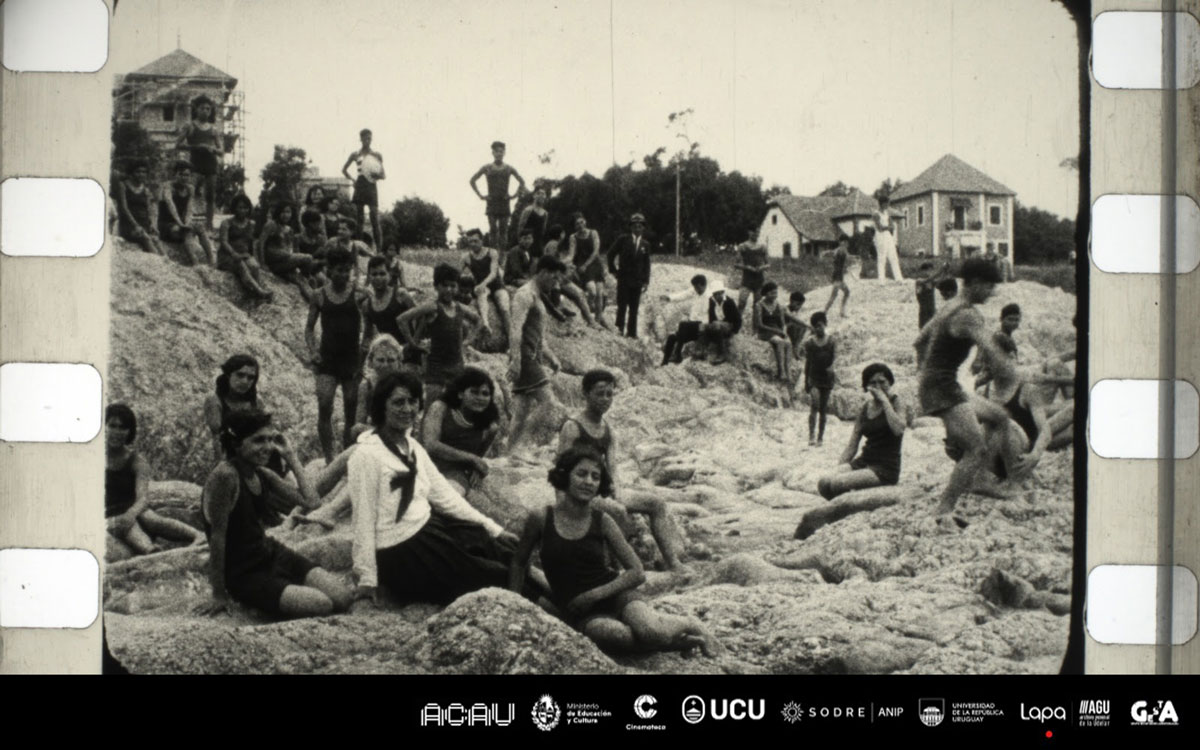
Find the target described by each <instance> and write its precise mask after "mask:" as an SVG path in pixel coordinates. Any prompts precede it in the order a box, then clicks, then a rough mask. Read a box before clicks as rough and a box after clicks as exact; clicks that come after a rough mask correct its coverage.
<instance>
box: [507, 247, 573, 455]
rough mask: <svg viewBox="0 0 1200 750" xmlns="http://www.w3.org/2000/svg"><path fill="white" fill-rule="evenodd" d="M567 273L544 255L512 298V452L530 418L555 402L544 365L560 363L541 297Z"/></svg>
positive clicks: (509, 376) (509, 348)
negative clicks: (549, 340) (551, 343)
mask: <svg viewBox="0 0 1200 750" xmlns="http://www.w3.org/2000/svg"><path fill="white" fill-rule="evenodd" d="M566 270H567V269H566V266H564V265H563V264H562V262H561V261H559V260H558V259H557V258H555V257H552V256H549V255H543V256H542V257H541V258H538V263H537V272H536V273H534V275H533V279H531V280H530V281H529V283H527V284H525V286H523V287H521V288H520V289H518V290H517V293H516V294H514V295H513V311H512V319H511V321H510V324H509V338H508V340H509V346H508V378H509V382H510V383H511V384H512V395H513V401H514V407H513V412H514V413H513V421H512V431H511V434H510V436H509V449H510V450H511V451H512V452H513V453H516V452H517V451H518V449H519V447H520V445H521V440H522V439H523V438H524V437H525V430H526V428H527V425H528V422H529V420H530V418H531V417H532V416H533V415H534V414H537V413H540V412H541V411H545V410H548V409H549V408H550V406H551V404H552V402H553V399H554V396H553V394H552V393H551V391H550V376H549V375H547V374H546V370H545V368H544V367H543V366H542V365H543V363H544V364H548V365H550V368H551V369H552V370H554V371H555V372H558V370H559V363H558V358H557V357H555V356H554V353H553V352H551V351H550V349H549V347H547V346H546V345H545V338H546V306H545V304H544V303H543V302H542V298H543V297H544V296H546V295H548V294H549V293H550V292H551V291H553V289H554V288H555V287H556V286H558V285H559V284H560V283H562V276H563V274H564V273H566Z"/></svg>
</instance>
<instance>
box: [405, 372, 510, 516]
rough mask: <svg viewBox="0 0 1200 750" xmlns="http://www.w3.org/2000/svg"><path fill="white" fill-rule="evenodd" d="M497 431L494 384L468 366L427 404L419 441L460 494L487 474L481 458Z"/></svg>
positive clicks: (487, 377) (498, 419)
mask: <svg viewBox="0 0 1200 750" xmlns="http://www.w3.org/2000/svg"><path fill="white" fill-rule="evenodd" d="M499 434H500V409H499V407H498V406H497V405H496V385H495V383H493V382H492V378H491V376H490V375H488V374H487V373H486V372H484V371H483V370H480V369H479V368H478V367H468V368H466V369H465V370H463V372H462V374H461V375H459V376H458V377H456V378H455V379H454V380H452V381H450V384H449V385H447V386H446V390H444V391H442V393H441V395H439V396H438V397H437V399H435V400H434V401H433V403H431V404H430V405H429V408H428V409H427V410H426V412H425V419H424V421H423V422H422V425H421V444H422V445H423V446H425V450H427V451H429V457H430V458H431V459H433V465H434V466H436V467H437V468H438V471H440V472H442V476H444V477H445V478H446V481H448V482H450V484H451V485H452V486H453V487H454V489H456V490H457V491H458V493H459V494H460V495H463V496H464V497H465V496H466V495H467V493H468V492H469V491H470V490H471V489H473V488H474V487H475V485H476V484H477V483H478V482H479V481H480V480H482V479H483V478H484V477H486V476H487V474H488V464H487V461H485V460H484V458H483V457H484V456H485V455H487V452H488V450H489V449H490V448H491V447H492V443H494V442H495V441H496V438H497V437H498V436H499Z"/></svg>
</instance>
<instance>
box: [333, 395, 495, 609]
mask: <svg viewBox="0 0 1200 750" xmlns="http://www.w3.org/2000/svg"><path fill="white" fill-rule="evenodd" d="M422 406H423V392H422V387H421V381H420V380H419V379H417V378H416V377H415V376H414V375H412V374H410V373H407V372H395V373H392V374H390V375H386V376H384V378H383V379H382V380H381V381H380V382H379V383H378V384H377V385H376V386H375V393H374V394H372V398H371V419H372V421H373V422H374V424H375V429H374V430H372V431H371V432H369V433H366V434H364V435H363V436H362V437H361V438H359V441H358V444H357V446H355V449H354V453H353V455H351V457H350V468H349V472H350V500H351V504H352V506H353V509H354V521H353V527H354V543H353V548H352V550H353V551H352V558H353V561H354V573H355V576H356V577H357V579H358V587H357V588H356V589H355V593H354V597H355V599H356V600H359V599H362V600H366V601H369V602H370V603H371V604H373V605H377V604H378V603H379V589H378V587H379V586H380V585H383V586H385V587H387V589H388V590H389V591H390V592H391V593H392V594H393V595H394V596H395V597H397V598H398V599H400V600H402V601H424V602H433V603H435V604H446V603H449V602H451V601H453V600H455V599H457V598H458V597H459V596H462V595H463V594H466V593H469V592H471V591H477V590H479V589H482V588H487V587H488V586H501V587H502V586H504V585H505V584H506V583H507V582H508V564H507V563H508V561H507V560H502V559H501V558H502V557H503V555H502V553H501V552H500V547H499V546H498V545H497V544H496V543H497V542H498V543H499V545H508V546H509V547H510V548H511V546H512V545H513V544H515V543H516V536H515V535H514V534H512V532H508V531H505V530H504V528H503V527H502V526H500V524H498V523H496V522H495V521H493V520H492V519H490V518H488V517H487V516H485V515H484V514H482V513H480V512H479V511H478V510H476V509H475V508H472V507H471V506H470V505H469V504H467V501H466V500H463V498H462V496H461V495H459V494H458V493H457V492H455V491H454V488H453V487H452V486H451V485H450V483H449V482H447V481H446V479H445V478H444V477H443V476H442V474H441V472H439V471H438V470H437V467H436V466H434V464H433V461H432V460H430V458H429V454H428V453H426V452H425V449H424V448H422V447H421V446H420V444H419V443H417V441H416V440H414V439H413V438H412V436H411V434H410V433H411V432H412V429H413V427H414V426H415V425H416V423H417V418H418V417H419V416H420V413H421V407H422ZM481 527H482V528H481ZM481 531H482V532H484V533H486V535H487V537H488V539H485V543H483V544H468V543H466V542H465V541H464V540H466V539H468V538H473V539H478V538H479V537H480V536H481V534H480V532H481Z"/></svg>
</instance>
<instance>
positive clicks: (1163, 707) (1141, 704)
mask: <svg viewBox="0 0 1200 750" xmlns="http://www.w3.org/2000/svg"><path fill="white" fill-rule="evenodd" d="M1129 716H1130V718H1132V719H1133V721H1131V722H1130V724H1131V725H1133V726H1135V727H1154V726H1159V727H1164V726H1166V727H1177V726H1179V714H1177V713H1175V706H1174V704H1172V703H1171V701H1152V702H1150V701H1138V702H1137V703H1134V704H1133V705H1132V706H1131V707H1130V708H1129Z"/></svg>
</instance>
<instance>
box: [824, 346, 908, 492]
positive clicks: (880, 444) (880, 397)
mask: <svg viewBox="0 0 1200 750" xmlns="http://www.w3.org/2000/svg"><path fill="white" fill-rule="evenodd" d="M895 384H896V378H895V376H893V375H892V371H891V369H889V368H888V366H887V365H885V364H881V363H879V362H876V363H875V364H871V365H867V367H866V368H865V369H863V372H862V387H863V390H864V391H866V392H867V393H868V394H870V396H871V397H870V398H869V399H868V400H867V402H866V403H865V404H863V407H862V411H860V412H859V413H858V419H856V420H855V422H854V432H853V433H852V434H851V435H850V443H849V444H848V445H847V446H846V450H845V451H844V452H843V453H842V458H841V461H840V465H839V466H838V471H837V473H835V474H832V475H830V476H826V477H821V479H820V480H818V481H817V491H818V492H820V493H821V497H823V498H825V499H826V500H832V499H833V498H835V497H837V496H838V495H840V494H842V493H844V492H850V491H851V490H861V489H866V488H867V487H879V486H881V485H885V484H896V483H897V482H899V481H900V445H901V443H902V441H903V440H904V415H903V414H902V410H901V408H900V398H899V397H898V396H895V395H893V394H892V393H891V388H892V386H893V385H895ZM864 437H865V438H866V439H867V444H866V446H865V447H864V448H863V451H862V453H861V454H860V455H859V456H858V457H857V458H855V455H854V454H855V453H856V452H857V451H858V444H859V442H861V440H862V439H863V438H864Z"/></svg>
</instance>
